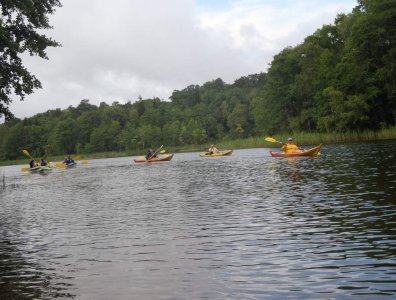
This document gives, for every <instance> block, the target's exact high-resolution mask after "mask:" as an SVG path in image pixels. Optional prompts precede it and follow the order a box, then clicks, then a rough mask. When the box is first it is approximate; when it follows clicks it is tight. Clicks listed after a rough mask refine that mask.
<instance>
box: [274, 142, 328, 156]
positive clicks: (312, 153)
mask: <svg viewBox="0 0 396 300" xmlns="http://www.w3.org/2000/svg"><path fill="white" fill-rule="evenodd" d="M321 147H322V144H320V145H319V146H316V147H314V148H311V149H308V150H300V151H293V152H287V153H286V152H277V151H270V154H271V156H274V157H296V156H317V155H319V152H320V148H321Z"/></svg>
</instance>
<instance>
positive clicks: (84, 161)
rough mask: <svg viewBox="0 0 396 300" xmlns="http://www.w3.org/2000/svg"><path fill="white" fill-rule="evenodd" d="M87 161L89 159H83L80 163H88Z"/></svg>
mask: <svg viewBox="0 0 396 300" xmlns="http://www.w3.org/2000/svg"><path fill="white" fill-rule="evenodd" d="M87 163H88V161H87V160H83V161H81V162H80V164H82V165H86V164H87Z"/></svg>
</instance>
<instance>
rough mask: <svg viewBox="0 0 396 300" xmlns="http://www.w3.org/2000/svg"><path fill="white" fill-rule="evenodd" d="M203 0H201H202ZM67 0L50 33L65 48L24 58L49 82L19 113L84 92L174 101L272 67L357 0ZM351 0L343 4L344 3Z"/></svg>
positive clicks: (62, 103)
mask: <svg viewBox="0 0 396 300" xmlns="http://www.w3.org/2000/svg"><path fill="white" fill-rule="evenodd" d="M201 1H202V0H201ZM208 3H210V2H207V1H206V2H205V6H202V5H201V4H202V3H200V2H199V1H198V3H196V2H194V1H193V0H173V1H155V0H148V1H139V0H115V1H105V0H84V1H79V0H67V1H63V7H62V8H59V9H58V10H57V11H56V12H55V14H54V15H53V16H52V17H51V25H53V26H54V29H53V30H49V31H48V32H46V34H47V35H48V36H51V37H53V38H54V39H55V40H57V41H59V42H60V43H61V44H62V45H63V47H61V48H51V49H49V50H48V56H49V58H50V60H49V61H45V60H42V59H38V58H30V57H27V58H26V60H25V63H26V65H27V67H28V69H29V70H30V71H31V72H32V73H33V74H35V75H36V76H37V77H38V79H39V80H40V81H41V82H42V84H43V89H41V90H37V91H36V92H35V93H34V94H32V95H29V96H27V97H26V100H25V101H24V102H20V101H18V100H16V101H14V102H13V104H12V105H11V110H12V111H13V112H14V114H15V115H16V116H17V117H27V116H31V115H33V114H35V113H39V112H44V111H46V110H48V109H55V108H66V107H68V106H69V105H73V106H76V105H78V103H79V102H80V101H81V100H82V99H90V100H91V103H94V104H99V102H101V101H105V102H108V103H111V102H113V101H119V102H124V101H135V100H137V98H138V96H139V95H141V96H142V97H143V98H151V97H154V96H157V97H160V98H162V99H167V98H168V97H169V96H170V95H171V93H172V91H173V90H174V89H183V88H185V87H187V86H188V85H190V84H202V83H204V82H206V81H209V80H212V79H216V78H218V77H220V78H222V79H223V80H225V81H226V82H233V81H234V80H235V79H237V78H239V77H241V76H245V75H248V74H252V73H257V72H262V71H265V70H266V68H267V66H268V63H270V62H271V60H272V57H273V55H274V54H276V53H278V52H279V51H280V50H281V49H283V48H284V47H286V46H289V45H296V44H297V43H301V42H302V41H303V39H304V37H305V36H307V35H308V34H311V33H313V32H314V31H315V30H316V29H317V28H319V27H321V26H322V24H325V23H331V22H332V21H333V20H334V18H335V16H336V14H337V13H340V12H345V13H348V12H350V11H351V9H352V7H353V6H355V1H341V0H334V1H332V2H329V1H324V0H306V1H302V0H300V1H297V0H296V1H264V0H261V1H259V0H239V1H226V2H225V5H224V6H220V7H219V6H217V7H216V9H215V10H211V9H210V7H209V6H208V5H209V4H208ZM340 3H344V4H340Z"/></svg>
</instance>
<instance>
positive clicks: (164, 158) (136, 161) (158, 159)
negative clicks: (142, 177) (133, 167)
mask: <svg viewBox="0 0 396 300" xmlns="http://www.w3.org/2000/svg"><path fill="white" fill-rule="evenodd" d="M172 158H173V154H170V155H166V156H162V157H154V158H150V159H134V162H135V163H142V162H159V161H170V160H171V159H172Z"/></svg>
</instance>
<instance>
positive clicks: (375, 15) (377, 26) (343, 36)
mask: <svg viewBox="0 0 396 300" xmlns="http://www.w3.org/2000/svg"><path fill="white" fill-rule="evenodd" d="M263 69H264V66H263ZM395 122H396V0H360V1H358V4H357V6H356V7H355V8H354V10H353V11H352V13H350V14H340V15H338V16H337V17H336V19H335V21H334V24H331V25H324V26H323V27H322V28H320V29H318V30H317V31H316V32H315V33H313V34H312V35H310V36H308V37H306V38H305V40H304V41H303V42H302V43H301V44H299V45H297V46H295V47H288V48H285V49H284V50H283V51H281V52H280V53H278V54H277V55H275V56H274V59H273V61H272V62H271V64H270V66H269V68H268V70H267V72H265V73H264V72H263V73H260V74H252V75H248V76H244V77H241V78H239V79H237V80H235V82H234V83H232V84H226V83H225V82H224V81H223V80H222V79H220V78H219V79H216V80H213V81H209V82H206V83H204V84H203V85H202V86H199V85H190V86H188V87H186V88H185V89H183V90H180V91H179V90H175V91H174V92H173V93H172V95H171V96H170V99H169V100H167V101H163V100H160V99H158V98H154V99H144V100H143V99H138V101H136V102H133V103H131V102H128V103H126V104H120V103H118V102H114V103H112V104H111V105H109V104H106V103H103V102H102V103H101V104H100V105H99V106H96V105H93V104H90V101H89V100H88V99H84V100H81V102H80V104H79V105H78V106H77V107H71V106H70V107H69V108H67V109H65V110H61V109H56V110H49V111H47V112H45V113H41V114H37V115H35V116H33V117H30V118H26V119H23V120H19V119H13V120H7V121H6V123H4V124H2V125H0V159H2V160H5V159H15V158H18V157H19V156H22V154H21V149H29V151H31V153H33V154H34V155H35V156H39V155H43V154H44V153H47V154H51V155H55V154H66V153H89V152H102V151H129V150H134V149H145V148H147V147H155V146H156V145H160V144H164V145H167V146H177V145H183V144H203V143H207V142H210V141H219V140H224V139H235V138H245V137H250V136H257V135H267V134H276V133H280V132H301V131H304V132H326V133H328V132H345V131H364V130H379V129H383V128H387V127H392V126H395Z"/></svg>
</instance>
